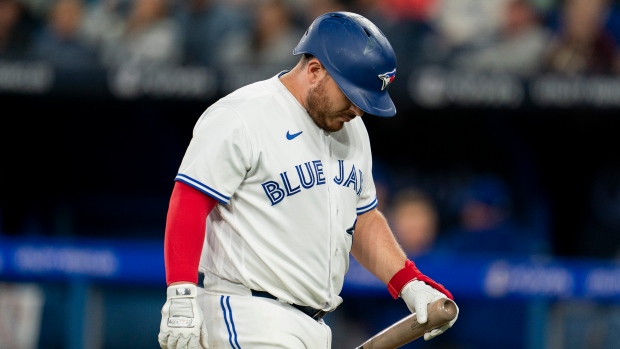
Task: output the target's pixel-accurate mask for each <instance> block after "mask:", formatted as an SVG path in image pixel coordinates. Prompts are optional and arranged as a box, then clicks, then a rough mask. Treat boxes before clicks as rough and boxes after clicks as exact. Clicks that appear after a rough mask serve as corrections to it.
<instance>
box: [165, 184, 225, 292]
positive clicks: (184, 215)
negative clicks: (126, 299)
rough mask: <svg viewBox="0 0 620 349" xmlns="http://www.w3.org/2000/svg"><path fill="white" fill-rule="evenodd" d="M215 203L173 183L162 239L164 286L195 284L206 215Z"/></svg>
mask: <svg viewBox="0 0 620 349" xmlns="http://www.w3.org/2000/svg"><path fill="white" fill-rule="evenodd" d="M216 204H217V200H216V199H214V198H212V197H210V196H208V195H206V194H204V193H202V192H200V191H199V190H197V189H194V188H192V187H191V186H189V185H187V184H185V183H182V182H179V181H176V182H175V184H174V188H173V190H172V195H171V196H170V204H169V206H168V215H167V216H166V231H165V237H164V263H165V267H166V284H167V285H170V284H171V283H173V282H178V281H185V282H192V283H194V284H195V283H197V282H198V264H199V263H200V255H201V253H202V246H203V244H204V239H205V233H206V224H207V216H208V215H209V213H210V212H211V210H212V209H213V207H215V205H216Z"/></svg>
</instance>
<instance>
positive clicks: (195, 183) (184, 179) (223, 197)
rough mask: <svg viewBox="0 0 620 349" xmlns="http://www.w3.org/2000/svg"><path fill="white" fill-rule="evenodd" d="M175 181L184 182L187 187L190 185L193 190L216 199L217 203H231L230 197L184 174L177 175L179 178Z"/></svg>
mask: <svg viewBox="0 0 620 349" xmlns="http://www.w3.org/2000/svg"><path fill="white" fill-rule="evenodd" d="M174 180H176V181H179V182H183V183H185V184H187V185H189V186H190V187H192V188H195V189H197V190H199V191H201V192H203V193H205V194H207V195H209V196H210V197H212V198H214V199H216V200H217V201H219V202H220V203H222V204H228V202H229V201H230V197H228V196H226V195H224V194H222V193H220V192H218V191H217V190H215V189H213V188H211V187H209V186H208V185H206V184H203V183H201V182H199V181H197V180H195V179H193V178H191V177H189V176H187V175H184V174H181V173H179V174H177V176H176V177H175V178H174Z"/></svg>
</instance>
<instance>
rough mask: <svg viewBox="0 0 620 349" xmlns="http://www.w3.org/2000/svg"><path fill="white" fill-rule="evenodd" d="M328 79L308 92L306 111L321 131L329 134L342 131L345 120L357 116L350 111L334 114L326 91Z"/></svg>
mask: <svg viewBox="0 0 620 349" xmlns="http://www.w3.org/2000/svg"><path fill="white" fill-rule="evenodd" d="M325 82H326V79H323V80H321V81H320V82H319V83H318V84H317V86H316V87H314V88H311V89H310V90H309V91H308V96H307V97H306V111H307V112H308V114H309V115H310V117H311V118H312V120H313V121H314V123H315V124H316V125H317V126H318V127H320V128H321V129H323V130H325V131H327V132H336V131H340V130H341V129H342V127H343V126H344V122H345V121H344V120H343V118H345V119H349V120H351V119H353V118H355V114H353V113H351V111H350V110H349V109H346V110H341V111H338V112H334V111H333V110H332V109H333V108H334V107H333V104H332V102H331V99H330V98H329V96H328V95H327V92H326V89H325Z"/></svg>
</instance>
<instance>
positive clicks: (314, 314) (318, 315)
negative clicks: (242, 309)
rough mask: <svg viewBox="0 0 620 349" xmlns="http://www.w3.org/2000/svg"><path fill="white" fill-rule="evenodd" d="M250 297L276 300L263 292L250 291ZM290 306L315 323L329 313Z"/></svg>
mask: <svg viewBox="0 0 620 349" xmlns="http://www.w3.org/2000/svg"><path fill="white" fill-rule="evenodd" d="M252 296H254V297H263V298H269V299H275V300H278V298H277V297H276V296H274V295H272V294H271V293H269V292H265V291H256V290H252ZM291 305H292V306H294V307H295V308H297V309H299V310H301V312H303V313H304V314H306V315H308V316H309V317H311V318H313V319H315V320H316V321H319V320H321V319H322V318H323V317H324V316H325V315H327V313H329V312H328V311H325V310H321V309H314V308H313V307H309V306H303V305H297V304H291Z"/></svg>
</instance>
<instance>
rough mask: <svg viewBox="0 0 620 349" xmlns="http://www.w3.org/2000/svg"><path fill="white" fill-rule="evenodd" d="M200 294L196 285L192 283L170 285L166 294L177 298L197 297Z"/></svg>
mask: <svg viewBox="0 0 620 349" xmlns="http://www.w3.org/2000/svg"><path fill="white" fill-rule="evenodd" d="M197 294H198V292H197V290H196V285H194V284H190V283H184V284H176V285H172V286H168V289H167V290H166V296H167V297H168V299H175V298H196V295H197Z"/></svg>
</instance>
